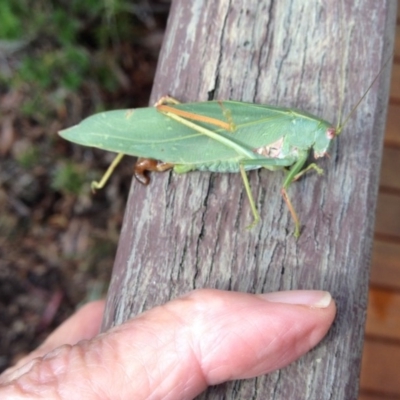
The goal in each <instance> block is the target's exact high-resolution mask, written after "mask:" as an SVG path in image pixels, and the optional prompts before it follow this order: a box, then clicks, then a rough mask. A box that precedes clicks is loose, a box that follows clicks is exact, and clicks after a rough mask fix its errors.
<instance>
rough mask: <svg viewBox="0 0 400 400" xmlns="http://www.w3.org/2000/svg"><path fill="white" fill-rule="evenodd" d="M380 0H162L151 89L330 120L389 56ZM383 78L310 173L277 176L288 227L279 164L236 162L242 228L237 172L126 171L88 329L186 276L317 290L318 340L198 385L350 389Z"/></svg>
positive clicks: (390, 4) (218, 395)
mask: <svg viewBox="0 0 400 400" xmlns="http://www.w3.org/2000/svg"><path fill="white" fill-rule="evenodd" d="M395 8H396V2H395V1H393V0H392V1H391V0H387V1H379V2H377V1H375V0H345V1H342V2H340V1H339V2H336V1H329V0H324V1H307V2H306V1H302V0H292V1H276V0H231V1H228V0H226V1H207V0H192V1H187V0H175V1H174V3H173V6H172V10H171V14H170V19H169V23H168V29H167V33H166V37H165V40H164V45H163V49H162V52H161V57H160V62H159V66H158V72H157V77H156V81H155V83H154V90H153V94H152V102H154V101H155V100H156V99H158V98H159V97H161V96H162V95H165V94H169V95H172V96H173V97H175V98H177V99H179V100H181V101H203V100H209V99H235V100H243V101H250V102H255V103H269V104H276V105H281V106H290V107H296V108H300V109H302V110H304V111H308V112H311V113H313V114H315V115H319V116H321V117H323V118H324V119H326V120H330V121H332V122H333V123H334V124H336V122H337V119H338V115H339V111H340V109H342V110H343V113H344V115H346V114H347V113H348V112H349V110H350V109H351V108H352V107H353V106H354V105H355V104H356V103H357V102H358V100H359V99H360V97H361V96H362V94H363V93H364V92H365V90H366V88H367V87H368V85H369V83H370V82H371V81H372V80H373V79H374V77H375V76H376V75H377V73H378V71H379V70H380V68H381V66H382V63H383V62H384V60H385V59H387V57H388V56H389V55H390V52H391V51H392V50H391V49H392V45H393V43H392V42H393V37H394V26H395V18H396V9H395ZM342 65H343V66H344V68H342ZM389 77H390V67H387V69H386V70H385V71H384V73H383V74H382V75H381V77H380V79H379V81H378V82H377V83H376V84H375V85H374V87H373V88H372V89H371V90H370V92H369V93H368V96H367V97H366V98H365V100H364V101H363V102H362V103H361V105H360V106H359V108H358V110H357V112H356V113H355V114H354V115H352V116H351V118H350V120H349V122H348V124H347V125H346V127H345V129H344V131H343V134H342V135H341V136H340V137H339V138H338V140H337V141H336V143H335V146H334V148H333V149H332V151H331V156H330V158H325V159H322V160H319V165H320V166H321V167H322V168H323V169H324V170H325V174H324V176H318V175H316V174H314V173H309V174H307V175H306V176H305V177H304V178H303V179H301V180H300V181H299V182H296V183H295V184H293V185H292V186H291V187H290V189H289V193H290V195H291V198H292V201H293V203H294V204H295V207H296V209H297V211H298V214H299V217H300V219H301V222H302V235H301V237H300V238H299V239H298V240H295V238H294V237H293V235H292V232H293V221H292V220H291V217H290V214H289V212H288V210H287V208H286V206H285V204H284V202H283V201H282V198H281V196H280V187H281V185H282V181H283V176H284V175H283V173H282V172H276V173H271V172H269V171H267V170H258V171H255V172H251V173H249V177H250V184H251V187H252V190H253V193H254V196H255V199H256V203H257V207H258V209H259V211H260V214H261V217H262V222H261V223H260V224H259V225H258V226H257V227H256V228H254V229H253V230H251V231H247V230H246V229H245V227H246V226H247V225H248V224H249V223H250V222H251V220H252V215H251V211H250V207H249V204H248V201H247V198H246V195H245V192H244V188H243V184H242V181H241V177H240V175H239V174H211V173H200V172H192V173H189V174H186V175H182V176H179V175H175V174H173V173H165V174H157V175H155V174H153V176H152V182H151V184H150V186H149V187H143V186H141V185H140V184H138V183H137V182H133V183H132V187H131V193H130V198H129V201H128V204H127V209H126V215H125V221H124V227H123V230H122V233H121V239H120V244H119V249H118V253H117V257H116V261H115V266H114V273H113V279H112V282H111V287H110V291H109V296H108V300H107V310H106V315H105V319H104V324H103V328H104V329H108V328H110V327H111V326H113V325H117V324H121V323H122V322H124V321H125V320H127V319H129V318H130V317H132V316H134V315H136V314H138V313H140V312H141V311H143V310H146V309H148V308H151V307H153V306H155V305H158V304H162V303H164V302H166V301H167V300H168V299H170V298H174V297H176V296H179V295H181V294H183V293H186V292H188V291H190V290H192V289H196V288H204V287H213V288H218V289H226V290H237V291H245V292H251V293H260V292H268V291H277V290H288V289H324V290H329V291H330V292H331V293H332V294H333V296H334V298H335V300H336V301H337V305H338V314H337V318H336V322H335V323H334V326H333V327H332V329H331V330H330V332H329V333H328V335H327V337H326V338H325V339H324V340H323V342H322V343H321V344H320V345H319V346H317V347H316V348H315V349H314V350H312V351H311V352H310V353H308V354H307V355H305V356H304V357H302V358H301V359H300V360H299V361H297V362H296V363H294V364H292V365H290V366H289V367H287V368H284V369H282V370H280V371H278V372H275V373H272V374H270V375H268V376H263V377H261V378H258V379H250V380H245V381H239V382H230V383H227V384H224V385H221V386H218V387H214V388H210V389H209V391H208V392H207V393H205V394H203V395H202V396H201V398H204V399H205V398H207V399H224V398H226V399H250V398H253V399H255V398H257V399H272V398H273V399H318V400H321V399H355V398H357V391H358V376H359V368H360V358H361V351H362V344H363V331H364V321H365V311H366V303H367V290H368V275H369V264H370V253H371V240H372V239H371V236H372V232H373V224H374V212H375V203H376V196H377V183H378V177H379V165H380V157H381V148H382V138H383V132H384V123H385V116H386V103H387V97H388V84H389ZM342 83H343V85H342ZM342 86H343V87H344V90H345V95H344V101H343V102H341V100H340V99H341V97H343V96H341V88H342Z"/></svg>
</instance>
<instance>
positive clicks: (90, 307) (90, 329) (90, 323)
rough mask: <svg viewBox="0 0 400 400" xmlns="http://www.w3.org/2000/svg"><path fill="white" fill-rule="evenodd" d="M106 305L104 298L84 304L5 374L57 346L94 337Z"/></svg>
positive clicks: (72, 343)
mask: <svg viewBox="0 0 400 400" xmlns="http://www.w3.org/2000/svg"><path fill="white" fill-rule="evenodd" d="M104 305H105V301H104V300H97V301H92V302H91V303H87V304H85V305H84V306H82V307H81V308H80V309H79V310H78V311H76V312H75V314H73V315H72V316H71V317H69V318H68V319H67V320H66V321H64V322H63V323H62V324H61V325H60V326H59V327H58V328H57V329H56V330H55V331H54V332H53V333H51V334H50V335H49V336H48V337H47V339H46V340H45V341H44V342H43V343H42V344H41V345H40V346H39V347H38V348H37V349H36V350H34V351H33V352H32V353H30V354H29V355H27V356H26V357H23V358H21V359H20V360H19V361H18V363H17V364H16V365H15V366H13V367H12V368H9V369H7V370H6V371H4V374H9V373H12V372H13V371H14V370H16V369H17V368H19V367H21V366H22V365H24V364H26V363H27V362H29V361H30V360H33V359H34V358H37V357H41V356H43V355H45V354H47V353H49V352H50V351H52V350H54V349H55V348H56V347H59V346H62V345H64V344H71V345H74V344H76V343H77V342H79V341H80V340H84V339H91V338H93V337H94V336H95V335H97V334H98V333H99V331H100V327H101V321H102V318H103V313H104Z"/></svg>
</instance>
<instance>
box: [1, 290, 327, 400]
mask: <svg viewBox="0 0 400 400" xmlns="http://www.w3.org/2000/svg"><path fill="white" fill-rule="evenodd" d="M334 315H335V305H334V302H333V301H332V300H331V296H330V295H329V293H327V292H320V291H293V292H278V293H269V294H265V295H252V294H246V293H237V292H224V291H218V290H199V291H195V292H192V293H190V294H189V295H187V296H184V297H182V298H179V299H177V300H174V301H171V302H169V303H167V304H165V305H163V306H160V307H157V308H155V309H153V310H150V311H148V312H145V313H143V314H142V315H140V316H138V317H136V318H133V319H132V320H130V321H128V322H127V323H125V324H123V325H121V326H118V327H115V328H113V329H111V330H110V331H108V332H107V333H105V334H102V335H99V336H97V337H95V338H93V339H91V340H88V341H83V342H79V343H78V344H76V345H73V346H71V345H68V346H63V347H59V348H57V349H55V350H54V351H52V352H51V353H49V354H48V355H46V356H45V357H43V358H36V359H35V360H32V361H31V362H29V363H28V364H26V365H25V366H23V367H21V368H20V369H18V370H16V371H14V372H12V373H10V374H8V375H5V376H4V378H3V379H2V380H0V384H1V385H2V386H1V387H0V398H1V399H5V400H9V399H13V400H15V399H28V398H29V399H39V398H44V397H45V398H46V399H71V398H76V397H77V396H78V397H79V398H85V399H93V400H95V399H96V400H97V399H104V398H110V399H112V398H119V399H131V398H135V399H147V398H149V397H151V398H153V399H176V398H179V399H192V398H193V397H195V396H196V395H198V394H199V393H200V392H202V391H203V390H205V388H206V387H207V386H208V385H215V384H218V383H221V382H224V381H227V380H232V379H243V378H250V377H255V376H257V375H261V374H265V373H268V372H270V371H273V370H275V369H278V368H281V367H283V366H285V365H287V364H289V363H290V362H292V361H294V360H295V359H297V358H298V357H300V356H301V355H302V354H304V353H305V352H306V351H308V350H309V349H310V348H312V347H313V346H315V345H316V344H317V343H318V342H319V341H320V340H321V339H322V338H323V336H324V335H325V334H326V332H327V330H328V329H329V327H330V325H331V323H332V321H333V319H334Z"/></svg>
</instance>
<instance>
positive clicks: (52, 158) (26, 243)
mask: <svg viewBox="0 0 400 400" xmlns="http://www.w3.org/2000/svg"><path fill="white" fill-rule="evenodd" d="M166 18H167V8H164V11H163V12H162V13H160V14H157V15H156V18H155V24H147V25H146V24H142V26H141V27H140V30H139V34H138V32H137V29H136V32H135V40H132V42H121V43H119V44H118V46H110V53H109V57H112V58H113V59H114V60H116V65H117V66H118V67H116V68H115V74H116V75H117V76H118V82H119V85H118V87H117V88H116V90H113V91H109V90H106V89H104V88H102V87H99V86H95V85H93V84H91V83H90V82H88V83H87V84H84V85H83V86H82V87H81V88H80V89H79V91H78V92H76V93H70V94H69V95H68V96H66V98H65V100H64V101H63V102H61V103H60V104H57V105H56V106H55V107H54V109H53V110H51V112H49V113H46V115H45V116H44V117H41V116H40V115H39V114H40V113H37V114H38V115H39V116H37V115H36V113H33V115H32V114H31V115H29V116H27V115H24V114H22V113H21V112H20V110H21V105H22V104H23V102H24V101H25V100H26V99H27V97H29V96H32V95H33V93H32V91H31V90H30V89H29V88H26V90H25V89H24V88H22V89H21V88H20V89H18V90H16V89H13V88H10V87H7V85H3V86H0V371H2V370H4V369H5V368H7V367H8V366H10V365H12V364H13V363H15V362H16V361H18V359H20V358H21V357H22V356H24V355H25V354H27V353H29V352H30V351H31V350H32V349H34V348H35V347H37V346H38V345H39V344H40V343H41V342H42V341H43V340H44V339H45V338H46V336H47V335H48V334H49V333H50V332H51V331H52V330H53V329H54V328H55V327H57V326H58V325H59V324H60V323H61V322H62V321H64V320H65V319H66V318H68V316H69V315H71V313H73V312H74V311H75V310H76V309H77V307H79V305H81V304H83V303H85V302H87V301H90V300H93V299H97V298H99V297H102V296H104V295H105V293H106V290H107V286H108V283H109V280H110V275H111V269H112V265H113V259H114V256H115V252H116V246H117V242H118V237H119V232H120V228H121V224H122V219H123V214H124V208H125V202H126V199H127V195H128V190H129V187H130V184H131V177H132V175H131V172H132V165H133V163H132V161H133V160H132V159H127V160H125V161H124V163H123V165H121V166H120V167H119V168H118V170H117V173H115V174H114V176H113V177H112V179H111V181H110V182H109V184H108V185H107V187H106V188H105V189H104V190H102V191H99V192H98V193H96V194H94V195H93V194H92V193H91V191H90V182H91V181H92V180H93V179H97V178H99V177H100V176H101V174H102V172H103V171H104V170H105V168H106V167H107V165H108V164H109V162H110V160H112V158H113V155H112V154H109V153H106V152H102V151H98V150H92V149H89V148H83V147H80V146H75V145H73V144H71V143H69V142H65V141H64V140H63V139H61V138H60V137H59V136H58V135H57V131H58V130H60V129H62V128H65V127H67V126H71V125H73V124H76V123H77V122H79V121H80V120H81V119H82V118H84V117H85V116H87V115H89V114H91V113H93V112H95V109H96V103H98V99H99V98H100V99H101V102H102V103H103V104H105V106H106V107H105V108H108V109H115V108H130V107H138V106H147V104H148V98H149V95H150V90H151V86H152V81H153V76H154V73H155V68H156V62H157V54H158V51H159V46H160V44H161V40H162V34H163V29H164V26H165V21H166ZM138 37H139V39H140V40H138ZM30 50H31V49H29V48H28V49H25V51H30ZM0 51H1V49H0ZM12 57H14V55H12V56H9V57H8V59H7V66H10V65H11V66H12V65H13V60H12ZM1 59H3V58H1ZM2 67H4V64H1V63H0V70H1V68H2ZM36 111H38V110H36Z"/></svg>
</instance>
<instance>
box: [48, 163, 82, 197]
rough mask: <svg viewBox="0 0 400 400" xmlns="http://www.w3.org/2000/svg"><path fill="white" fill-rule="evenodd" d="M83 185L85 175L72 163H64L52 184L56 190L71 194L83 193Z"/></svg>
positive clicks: (58, 169) (58, 168)
mask: <svg viewBox="0 0 400 400" xmlns="http://www.w3.org/2000/svg"><path fill="white" fill-rule="evenodd" d="M83 185H84V177H83V173H82V171H80V170H79V168H78V167H77V166H76V164H74V163H72V162H71V163H70V162H67V163H63V164H61V165H60V166H58V167H57V168H56V170H55V174H54V176H53V181H52V184H51V186H52V188H53V189H54V190H58V191H60V192H63V193H71V194H79V193H81V191H82V187H83Z"/></svg>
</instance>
